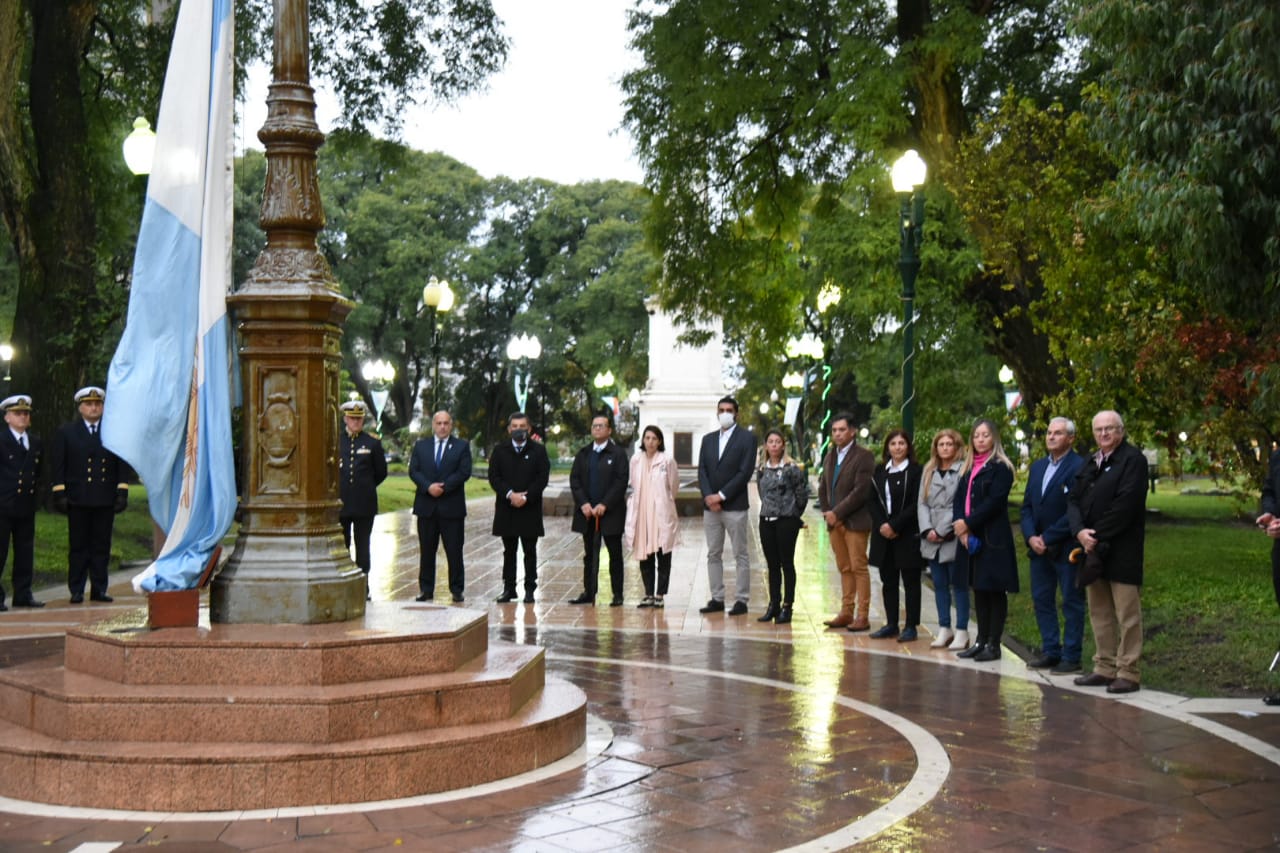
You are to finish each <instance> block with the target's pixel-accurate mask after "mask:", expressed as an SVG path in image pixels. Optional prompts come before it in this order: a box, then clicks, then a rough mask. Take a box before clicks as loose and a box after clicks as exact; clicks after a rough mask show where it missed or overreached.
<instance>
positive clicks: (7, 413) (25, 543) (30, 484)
mask: <svg viewBox="0 0 1280 853" xmlns="http://www.w3.org/2000/svg"><path fill="white" fill-rule="evenodd" d="M0 409H2V410H3V411H4V422H5V423H6V424H7V425H8V426H7V428H5V429H0V578H2V577H3V576H4V564H5V561H6V560H7V559H8V557H9V541H10V540H13V605H14V606H15V607H44V602H42V601H36V599H35V596H33V595H32V594H31V575H32V572H33V570H34V567H35V541H36V481H37V480H39V479H40V461H41V457H42V452H41V447H40V440H39V439H38V438H36V437H35V436H34V435H31V433H30V432H28V429H29V428H30V426H31V398H30V397H28V396H27V395H26V394H14V395H13V396H12V397H8V398H6V399H5V400H4V401H3V402H0ZM8 609H9V607H8V605H6V604H5V603H4V587H3V586H0V611H5V610H8Z"/></svg>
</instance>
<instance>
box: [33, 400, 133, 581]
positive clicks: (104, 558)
mask: <svg viewBox="0 0 1280 853" xmlns="http://www.w3.org/2000/svg"><path fill="white" fill-rule="evenodd" d="M75 400H76V405H77V407H78V408H79V410H80V417H78V418H75V419H74V420H72V421H70V422H68V423H65V424H63V425H62V426H61V427H60V428H59V429H58V431H57V432H56V433H54V436H53V449H52V451H51V452H50V454H49V464H50V467H51V468H52V469H53V471H52V475H51V477H50V480H51V481H52V483H53V502H54V507H55V508H56V509H57V510H58V511H59V512H65V513H66V514H67V563H68V566H67V586H68V588H70V590H71V603H72V604H79V603H80V602H82V601H84V585H85V579H86V578H87V579H88V581H89V600H90V601H112V600H113V599H112V598H111V596H110V595H108V594H107V566H108V564H109V563H110V561H111V532H112V527H113V526H114V524H115V516H116V513H118V512H123V511H124V508H125V507H126V506H127V505H128V503H129V477H130V476H132V474H133V471H132V470H131V469H130V468H129V466H128V465H126V464H125V463H124V462H122V461H121V460H120V458H119V457H118V456H116V455H115V454H114V453H112V452H111V451H110V450H107V449H106V448H104V447H103V446H102V430H101V427H102V404H103V402H104V401H105V400H106V393H105V392H104V391H103V390H102V389H101V388H99V387H97V386H94V385H90V386H88V387H85V388H81V389H80V390H79V391H77V392H76V396H75Z"/></svg>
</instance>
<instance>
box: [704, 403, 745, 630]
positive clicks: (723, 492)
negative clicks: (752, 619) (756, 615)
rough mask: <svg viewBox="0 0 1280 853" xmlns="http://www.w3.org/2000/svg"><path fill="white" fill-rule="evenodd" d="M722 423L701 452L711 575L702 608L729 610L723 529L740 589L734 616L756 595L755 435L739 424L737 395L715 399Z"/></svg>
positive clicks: (717, 417) (716, 610)
mask: <svg viewBox="0 0 1280 853" xmlns="http://www.w3.org/2000/svg"><path fill="white" fill-rule="evenodd" d="M716 419H717V420H718V421H719V423H720V429H719V430H717V431H716V432H712V433H708V434H707V435H704V436H703V437H702V448H701V450H700V451H699V452H698V487H699V488H700V489H701V490H702V503H703V507H704V511H703V513H702V529H703V532H704V534H705V535H706V537H707V579H708V580H709V581H710V584H711V600H710V601H708V602H707V606H706V607H703V608H700V612H702V613H722V612H724V534H725V532H726V531H727V532H728V534H729V541H731V542H732V543H733V560H734V563H735V564H736V565H737V573H738V576H737V587H738V588H737V594H736V596H735V600H734V604H733V609H732V610H730V611H729V615H730V616H741V615H742V614H744V613H746V612H747V601H748V599H749V598H750V597H751V565H750V562H749V560H748V558H747V508H748V506H749V501H748V499H747V484H748V483H750V482H751V473H752V471H754V470H755V466H756V437H755V435H754V434H752V433H751V432H749V431H748V430H745V429H741V428H739V427H738V425H737V419H738V401H737V400H735V399H733V398H732V397H722V398H721V399H720V401H719V402H718V403H717V404H716Z"/></svg>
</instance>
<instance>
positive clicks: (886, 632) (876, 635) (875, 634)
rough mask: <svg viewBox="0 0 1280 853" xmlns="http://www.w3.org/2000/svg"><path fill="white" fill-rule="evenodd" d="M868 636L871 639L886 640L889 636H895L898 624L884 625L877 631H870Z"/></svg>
mask: <svg viewBox="0 0 1280 853" xmlns="http://www.w3.org/2000/svg"><path fill="white" fill-rule="evenodd" d="M870 636H871V639H873V640H887V639H889V638H890V637H896V636H898V626H897V625H885V626H884V627H883V628H881V629H880V630H879V631H872V632H871V635H870Z"/></svg>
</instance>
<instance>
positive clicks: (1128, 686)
mask: <svg viewBox="0 0 1280 853" xmlns="http://www.w3.org/2000/svg"><path fill="white" fill-rule="evenodd" d="M1139 686H1140V685H1139V684H1138V682H1136V681H1130V680H1129V679H1127V678H1117V679H1116V680H1115V681H1113V682H1111V683H1110V684H1108V685H1107V692H1108V693H1136V692H1138V688H1139Z"/></svg>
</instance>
